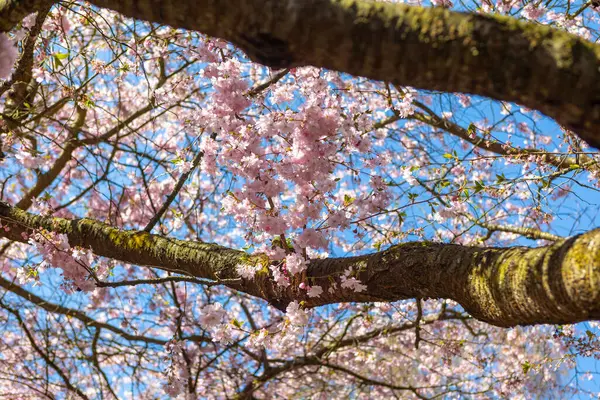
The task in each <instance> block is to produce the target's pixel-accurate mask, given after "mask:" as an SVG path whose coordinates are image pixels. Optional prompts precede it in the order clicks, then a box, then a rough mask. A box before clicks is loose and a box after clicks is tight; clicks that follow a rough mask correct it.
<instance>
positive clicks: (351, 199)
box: [344, 194, 355, 207]
mask: <svg viewBox="0 0 600 400" xmlns="http://www.w3.org/2000/svg"><path fill="white" fill-rule="evenodd" d="M354 200H355V198H354V197H350V196H348V195H347V194H345V195H344V206H345V207H347V206H349V205H350V204H352V203H354Z"/></svg>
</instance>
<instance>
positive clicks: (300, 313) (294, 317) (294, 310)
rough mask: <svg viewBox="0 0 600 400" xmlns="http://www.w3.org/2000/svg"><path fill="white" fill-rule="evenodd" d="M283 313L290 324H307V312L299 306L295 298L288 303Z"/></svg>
mask: <svg viewBox="0 0 600 400" xmlns="http://www.w3.org/2000/svg"><path fill="white" fill-rule="evenodd" d="M285 315H286V317H287V318H288V319H289V321H290V323H291V324H292V325H298V326H303V325H306V324H308V313H307V312H306V311H304V310H303V309H301V308H300V305H299V304H298V302H297V301H296V300H294V301H292V302H291V303H290V304H288V306H287V308H286V309H285Z"/></svg>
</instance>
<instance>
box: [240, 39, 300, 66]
mask: <svg viewBox="0 0 600 400" xmlns="http://www.w3.org/2000/svg"><path fill="white" fill-rule="evenodd" d="M236 44H237V45H238V46H239V47H240V48H241V49H242V50H244V52H245V53H246V54H247V55H248V57H250V59H251V60H252V61H255V62H258V63H260V64H263V65H266V66H267V67H271V68H289V67H291V66H292V64H293V62H294V56H293V54H292V53H291V51H290V49H289V45H288V43H287V42H286V41H284V40H281V39H279V38H277V37H274V36H272V35H270V34H268V33H255V34H241V35H240V37H239V39H238V40H236Z"/></svg>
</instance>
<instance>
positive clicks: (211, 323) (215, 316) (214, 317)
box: [198, 303, 227, 330]
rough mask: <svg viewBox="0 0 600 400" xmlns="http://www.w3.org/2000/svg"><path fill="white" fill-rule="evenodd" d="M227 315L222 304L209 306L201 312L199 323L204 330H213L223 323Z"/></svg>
mask: <svg viewBox="0 0 600 400" xmlns="http://www.w3.org/2000/svg"><path fill="white" fill-rule="evenodd" d="M226 315H227V313H226V312H225V310H224V309H223V306H222V305H221V303H214V304H208V305H206V306H204V307H202V309H201V310H200V318H199V319H198V322H199V323H200V326H202V328H204V329H207V330H208V329H211V328H213V327H215V326H217V325H218V324H220V323H221V321H222V320H223V318H225V316H226Z"/></svg>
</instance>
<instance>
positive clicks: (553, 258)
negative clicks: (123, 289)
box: [0, 202, 600, 327]
mask: <svg viewBox="0 0 600 400" xmlns="http://www.w3.org/2000/svg"><path fill="white" fill-rule="evenodd" d="M0 222H1V223H2V225H3V226H4V227H8V230H6V229H0V237H6V238H8V239H11V240H15V241H20V242H24V243H26V242H27V240H26V236H24V235H25V234H31V233H32V232H33V230H38V231H39V230H41V229H45V230H49V231H53V232H57V233H63V234H66V235H67V236H68V238H69V243H70V245H71V246H81V247H83V248H89V249H92V251H93V252H94V253H95V254H96V255H98V256H103V257H108V258H111V259H115V260H118V261H122V262H127V263H132V264H138V265H145V266H153V267H157V268H159V269H163V270H166V271H172V272H177V273H182V274H187V275H191V276H194V277H197V278H204V279H212V280H214V281H217V282H219V281H220V283H222V284H223V285H225V286H227V287H230V288H232V289H235V290H239V291H242V292H245V293H247V294H249V295H252V296H256V297H259V298H262V299H265V300H266V301H268V302H269V303H271V304H272V305H274V306H276V307H277V308H279V309H285V307H286V305H287V304H289V302H291V301H293V300H299V301H303V302H304V303H303V304H304V305H305V307H316V306H320V305H325V304H333V303H340V302H369V301H396V300H402V299H410V298H440V299H451V300H454V301H456V302H458V303H459V304H461V305H462V306H463V307H464V309H465V310H466V311H467V312H469V313H470V314H471V315H472V316H473V317H475V318H477V319H479V320H482V321H485V322H488V323H490V324H493V325H497V326H505V327H508V326H515V325H532V324H543V323H554V324H565V323H575V322H579V321H586V320H592V319H600V229H596V230H593V231H590V232H587V233H585V234H583V235H579V236H575V237H572V238H569V239H566V240H563V241H559V242H556V243H554V244H552V245H549V246H544V247H539V248H527V247H512V248H493V247H487V248H483V247H469V246H460V245H452V244H443V243H433V242H417V243H406V244H401V245H397V246H393V247H391V248H389V249H387V250H385V251H382V252H378V253H374V254H369V255H365V256H358V257H349V258H327V259H318V260H311V262H310V264H309V266H308V270H307V272H306V277H305V278H302V279H305V282H307V283H308V284H309V285H311V286H312V285H319V286H321V287H322V288H323V291H324V293H323V294H322V295H321V296H320V297H318V298H309V297H307V296H306V292H304V291H302V290H300V289H298V284H299V283H300V279H301V278H300V277H299V276H296V277H294V278H292V279H293V282H292V285H290V286H289V287H287V288H283V287H281V286H277V285H276V284H275V282H274V281H273V279H272V277H271V276H270V274H269V273H268V272H267V271H268V269H267V268H266V267H267V266H268V265H267V264H266V263H268V260H266V259H265V257H264V256H260V255H259V256H252V257H250V256H248V255H247V254H246V253H244V252H241V251H238V250H234V249H230V248H226V247H222V246H219V245H217V244H213V243H202V242H194V241H184V240H177V239H172V238H168V237H163V236H158V235H152V234H149V233H147V232H144V231H128V230H121V229H117V228H115V227H112V226H109V225H106V224H103V223H101V222H99V221H94V220H91V219H78V220H68V219H63V218H55V217H49V216H39V215H34V214H31V213H28V212H25V211H22V210H20V209H18V208H15V207H11V206H9V205H8V204H6V203H2V202H0ZM242 263H265V269H264V271H263V272H259V273H257V275H256V277H255V278H254V279H253V280H247V279H242V278H240V277H239V275H238V273H237V271H236V266H237V265H238V264H242ZM348 268H350V269H351V270H352V271H353V273H352V275H351V276H354V277H356V278H357V279H359V280H360V281H361V282H362V283H363V284H366V285H367V288H368V289H367V290H366V291H364V292H361V293H357V292H354V291H353V290H351V289H348V288H342V287H341V285H340V277H341V276H342V275H343V274H344V272H345V271H346V270H347V269H348ZM330 289H331V290H330Z"/></svg>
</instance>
